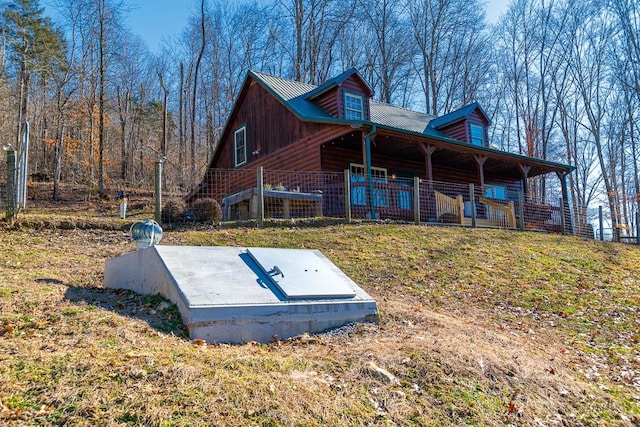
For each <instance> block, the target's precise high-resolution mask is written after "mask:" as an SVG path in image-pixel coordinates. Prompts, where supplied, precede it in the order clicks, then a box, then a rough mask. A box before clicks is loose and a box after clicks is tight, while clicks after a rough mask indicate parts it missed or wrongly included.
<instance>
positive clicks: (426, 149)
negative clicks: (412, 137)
mask: <svg viewBox="0 0 640 427" xmlns="http://www.w3.org/2000/svg"><path fill="white" fill-rule="evenodd" d="M419 145H420V149H421V150H422V152H423V153H424V158H425V163H426V166H427V170H426V172H427V180H429V183H431V182H433V163H431V155H432V154H433V152H434V151H436V148H437V147H434V146H433V145H429V144H425V143H424V142H421V143H420V144H419ZM430 185H431V184H430Z"/></svg>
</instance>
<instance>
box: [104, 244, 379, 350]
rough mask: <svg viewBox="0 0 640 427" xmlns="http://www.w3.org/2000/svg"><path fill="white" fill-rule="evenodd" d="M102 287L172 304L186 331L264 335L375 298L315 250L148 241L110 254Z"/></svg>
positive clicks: (354, 309)
mask: <svg viewBox="0 0 640 427" xmlns="http://www.w3.org/2000/svg"><path fill="white" fill-rule="evenodd" d="M104 285H105V287H107V288H117V289H129V290H132V291H134V292H137V293H140V294H150V295H155V294H160V295H162V296H163V297H165V298H167V299H169V300H170V301H172V302H174V303H175V304H177V306H178V309H179V311H180V314H181V316H182V321H183V323H184V324H185V326H186V327H187V330H188V332H189V336H190V338H191V339H203V340H205V341H207V342H210V343H214V342H227V343H245V342H248V341H257V342H261V343H267V342H269V341H272V340H274V339H286V338H290V337H293V336H296V335H300V334H303V333H318V332H322V331H325V330H328V329H332V328H337V327H340V326H343V325H346V324H349V323H354V322H377V320H378V310H377V306H376V302H375V301H374V300H373V299H372V298H371V297H370V296H369V295H368V294H367V293H366V292H365V291H364V290H362V289H361V288H360V287H359V286H358V285H356V284H355V283H354V282H353V281H352V280H351V279H350V278H349V277H347V276H346V275H345V274H344V273H343V272H342V271H340V269H338V268H337V267H336V266H335V265H334V264H333V263H332V262H331V261H329V259H327V258H326V257H325V256H324V255H323V254H322V253H321V252H320V251H316V250H302V249H276V248H236V247H211V246H202V247H197V246H196V247H193V246H151V247H148V248H145V249H140V250H138V251H136V252H133V253H129V254H125V255H122V256H120V257H117V258H113V259H110V260H108V261H107V263H106V267H105V275H104Z"/></svg>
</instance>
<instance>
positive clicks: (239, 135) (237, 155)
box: [233, 126, 247, 166]
mask: <svg viewBox="0 0 640 427" xmlns="http://www.w3.org/2000/svg"><path fill="white" fill-rule="evenodd" d="M233 152H234V159H235V165H236V166H241V165H243V164H245V163H247V127H246V126H242V127H241V128H240V129H237V130H236V131H235V132H234V133H233Z"/></svg>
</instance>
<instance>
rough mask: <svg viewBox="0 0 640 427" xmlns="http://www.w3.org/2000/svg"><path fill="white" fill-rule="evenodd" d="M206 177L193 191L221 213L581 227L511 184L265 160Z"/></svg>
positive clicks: (561, 208) (562, 208) (564, 209)
mask: <svg viewBox="0 0 640 427" xmlns="http://www.w3.org/2000/svg"><path fill="white" fill-rule="evenodd" d="M203 182H204V183H206V184H205V185H204V186H202V187H201V188H200V189H199V191H198V193H197V197H211V198H214V199H216V200H217V201H218V202H219V203H220V205H221V207H222V210H223V220H248V219H254V220H258V221H263V220H264V219H270V218H273V219H275V218H291V219H294V218H311V217H318V216H323V217H334V218H345V219H347V220H352V219H365V218H376V219H391V220H399V221H408V222H415V223H420V224H424V223H441V224H462V225H467V226H472V227H499V228H512V229H521V230H540V231H548V232H554V233H565V234H582V233H583V230H582V228H581V227H576V225H575V224H573V223H572V221H571V214H570V212H569V209H568V206H567V204H566V203H563V202H562V200H560V201H559V202H557V203H556V204H550V203H542V202H540V201H536V200H534V199H532V198H529V197H526V196H525V195H523V194H522V193H520V192H510V191H507V192H506V194H505V197H504V199H503V198H492V197H489V194H487V193H485V190H484V189H482V188H479V187H478V186H474V185H473V184H459V183H449V182H439V181H427V180H424V179H418V178H400V177H390V178H386V179H379V178H375V177H374V178H373V179H372V180H371V181H369V180H367V177H366V176H363V175H356V174H351V173H350V172H349V171H345V172H344V173H326V172H297V171H272V170H262V168H258V169H257V170H244V169H241V170H220V169H218V170H209V171H208V172H207V176H206V178H205V179H204V181H203ZM590 237H592V236H590Z"/></svg>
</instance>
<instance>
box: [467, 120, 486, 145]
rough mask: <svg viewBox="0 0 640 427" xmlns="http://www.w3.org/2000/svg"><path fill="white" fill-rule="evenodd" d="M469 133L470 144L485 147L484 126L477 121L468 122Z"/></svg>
mask: <svg viewBox="0 0 640 427" xmlns="http://www.w3.org/2000/svg"><path fill="white" fill-rule="evenodd" d="M469 133H470V135H471V144H473V145H479V146H480V147H485V146H486V144H485V141H484V126H482V125H479V124H477V123H469Z"/></svg>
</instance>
